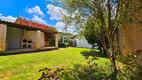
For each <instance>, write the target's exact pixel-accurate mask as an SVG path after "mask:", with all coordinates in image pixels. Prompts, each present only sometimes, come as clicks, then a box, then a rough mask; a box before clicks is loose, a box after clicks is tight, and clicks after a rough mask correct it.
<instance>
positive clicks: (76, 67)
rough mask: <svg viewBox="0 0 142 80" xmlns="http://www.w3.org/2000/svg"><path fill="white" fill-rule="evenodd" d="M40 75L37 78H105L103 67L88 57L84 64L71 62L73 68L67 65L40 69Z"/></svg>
mask: <svg viewBox="0 0 142 80" xmlns="http://www.w3.org/2000/svg"><path fill="white" fill-rule="evenodd" d="M41 71H42V76H41V78H40V79H39V80H60V79H63V80H92V79H93V80H102V79H107V75H106V73H105V72H104V69H103V68H101V67H99V66H98V64H96V63H95V62H94V60H93V57H89V58H88V62H87V63H85V64H73V68H69V67H67V68H66V69H64V68H57V69H48V68H45V69H42V70H40V72H41Z"/></svg>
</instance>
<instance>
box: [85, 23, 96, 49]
mask: <svg viewBox="0 0 142 80" xmlns="http://www.w3.org/2000/svg"><path fill="white" fill-rule="evenodd" d="M94 26H95V25H94V22H93V21H88V22H87V23H86V24H85V26H84V30H83V31H82V33H83V36H84V37H85V39H86V40H87V41H88V43H89V44H91V45H92V49H93V48H94V47H95V43H98V39H97V35H96V33H94V32H95V28H94Z"/></svg>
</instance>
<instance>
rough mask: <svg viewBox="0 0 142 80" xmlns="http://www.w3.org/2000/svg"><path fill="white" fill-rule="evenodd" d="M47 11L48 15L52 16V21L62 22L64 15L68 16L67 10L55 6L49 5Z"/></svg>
mask: <svg viewBox="0 0 142 80" xmlns="http://www.w3.org/2000/svg"><path fill="white" fill-rule="evenodd" d="M47 9H48V11H47V14H49V15H50V16H51V17H50V19H51V20H61V19H62V17H63V15H68V13H67V11H66V10H64V9H63V8H61V7H57V6H54V5H52V4H48V5H47Z"/></svg>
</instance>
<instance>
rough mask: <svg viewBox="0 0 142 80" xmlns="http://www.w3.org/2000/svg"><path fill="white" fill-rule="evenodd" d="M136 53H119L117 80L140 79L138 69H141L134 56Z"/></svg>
mask: <svg viewBox="0 0 142 80" xmlns="http://www.w3.org/2000/svg"><path fill="white" fill-rule="evenodd" d="M137 56H138V55H137V54H129V55H125V56H124V55H119V56H118V57H117V60H118V61H119V62H121V66H120V67H119V72H118V75H117V79H118V80H122V79H123V80H124V79H127V80H140V79H142V77H141V76H140V75H139V71H142V66H139V65H138V63H137V61H136V58H137Z"/></svg>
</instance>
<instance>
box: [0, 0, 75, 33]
mask: <svg viewBox="0 0 142 80" xmlns="http://www.w3.org/2000/svg"><path fill="white" fill-rule="evenodd" d="M62 14H64V15H67V12H66V10H64V9H63V8H61V7H60V6H55V5H53V4H52V2H51V1H50V0H2V1H1V2H0V20H4V21H9V22H15V20H16V18H17V17H19V16H20V17H23V18H25V19H28V20H31V21H34V22H38V23H41V24H45V25H49V26H53V27H55V28H56V29H57V30H58V31H60V32H68V33H73V34H76V30H75V26H73V25H72V26H69V27H68V29H67V30H64V29H63V28H64V26H65V23H64V22H61V19H62Z"/></svg>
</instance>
